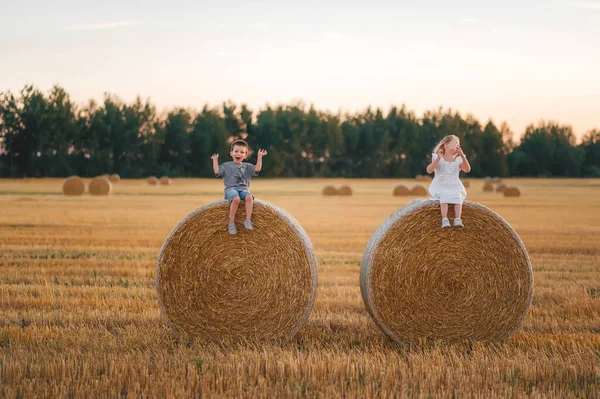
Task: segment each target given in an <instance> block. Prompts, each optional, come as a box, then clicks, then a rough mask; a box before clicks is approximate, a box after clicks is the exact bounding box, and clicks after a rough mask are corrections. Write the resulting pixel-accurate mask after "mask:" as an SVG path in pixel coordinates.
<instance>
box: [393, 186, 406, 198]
mask: <svg viewBox="0 0 600 399" xmlns="http://www.w3.org/2000/svg"><path fill="white" fill-rule="evenodd" d="M405 195H410V190H409V189H408V187H406V186H405V185H404V184H398V185H397V186H396V187H394V196H396V197H401V196H405Z"/></svg>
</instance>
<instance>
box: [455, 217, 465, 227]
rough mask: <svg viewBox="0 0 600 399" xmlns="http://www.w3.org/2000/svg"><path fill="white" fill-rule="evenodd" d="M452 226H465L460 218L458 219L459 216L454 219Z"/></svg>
mask: <svg viewBox="0 0 600 399" xmlns="http://www.w3.org/2000/svg"><path fill="white" fill-rule="evenodd" d="M454 227H465V225H464V224H463V222H462V219H459V218H456V219H454Z"/></svg>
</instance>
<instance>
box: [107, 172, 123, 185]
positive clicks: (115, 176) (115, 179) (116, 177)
mask: <svg viewBox="0 0 600 399" xmlns="http://www.w3.org/2000/svg"><path fill="white" fill-rule="evenodd" d="M109 180H110V181H111V183H118V182H120V181H121V176H119V175H118V174H116V173H113V174H112V175H110V179H109Z"/></svg>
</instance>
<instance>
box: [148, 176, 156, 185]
mask: <svg viewBox="0 0 600 399" xmlns="http://www.w3.org/2000/svg"><path fill="white" fill-rule="evenodd" d="M148 184H150V185H151V186H156V185H157V184H158V178H157V177H156V176H150V177H148Z"/></svg>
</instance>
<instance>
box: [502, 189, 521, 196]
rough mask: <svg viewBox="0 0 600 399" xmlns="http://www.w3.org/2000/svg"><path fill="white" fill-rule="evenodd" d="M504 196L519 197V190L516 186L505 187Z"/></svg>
mask: <svg viewBox="0 0 600 399" xmlns="http://www.w3.org/2000/svg"><path fill="white" fill-rule="evenodd" d="M504 196H505V197H520V196H521V191H519V189H518V188H517V187H507V188H506V189H505V190H504Z"/></svg>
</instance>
